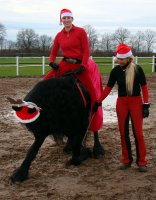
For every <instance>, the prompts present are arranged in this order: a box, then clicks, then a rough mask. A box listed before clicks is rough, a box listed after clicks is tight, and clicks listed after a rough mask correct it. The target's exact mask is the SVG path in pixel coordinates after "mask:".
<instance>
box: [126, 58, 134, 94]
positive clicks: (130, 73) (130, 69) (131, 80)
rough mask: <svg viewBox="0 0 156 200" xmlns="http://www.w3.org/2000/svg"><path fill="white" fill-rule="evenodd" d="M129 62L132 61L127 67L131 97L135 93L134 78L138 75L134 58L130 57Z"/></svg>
mask: <svg viewBox="0 0 156 200" xmlns="http://www.w3.org/2000/svg"><path fill="white" fill-rule="evenodd" d="M129 60H130V63H129V65H128V66H127V69H126V73H125V76H126V77H125V78H126V89H127V95H128V96H131V95H132V93H133V83H134V77H135V73H136V64H134V63H133V57H130V58H129Z"/></svg>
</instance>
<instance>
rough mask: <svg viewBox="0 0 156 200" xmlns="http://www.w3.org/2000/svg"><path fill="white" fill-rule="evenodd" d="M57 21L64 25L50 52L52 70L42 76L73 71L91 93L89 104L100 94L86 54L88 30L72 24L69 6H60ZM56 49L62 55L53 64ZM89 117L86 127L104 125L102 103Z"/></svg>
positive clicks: (95, 71) (97, 77)
mask: <svg viewBox="0 0 156 200" xmlns="http://www.w3.org/2000/svg"><path fill="white" fill-rule="evenodd" d="M60 23H61V24H63V25H64V28H63V29H62V30H61V31H60V32H59V33H58V34H57V35H56V37H55V39H54V43H53V46H52V49H51V53H50V63H49V65H50V66H51V67H52V70H51V71H50V72H49V73H48V74H47V75H45V77H44V78H43V79H47V78H50V77H58V76H60V75H63V74H64V73H66V72H68V71H74V72H75V75H76V76H77V77H78V79H79V80H80V81H81V83H82V84H83V85H84V86H85V87H86V88H87V89H88V91H89V93H90V96H91V102H92V103H91V108H92V107H93V105H94V103H95V102H96V101H97V99H98V98H99V97H100V95H101V92H102V83H101V77H100V74H99V71H98V67H97V65H96V63H95V62H94V61H93V60H92V59H90V58H89V56H90V48H89V41H88V37H87V34H86V32H85V30H84V29H83V28H81V27H77V26H74V25H73V24H72V23H73V14H72V12H71V11H70V10H69V9H62V10H61V12H60ZM59 50H61V53H62V57H63V59H62V60H61V61H60V62H59V64H56V63H55V60H56V56H57V54H58V51H59ZM91 110H92V109H91ZM91 119H92V120H91V124H90V127H89V129H90V130H91V131H93V132H94V133H98V130H99V129H100V128H101V127H102V125H103V113H102V106H100V107H99V109H98V112H97V113H95V114H94V117H92V115H91ZM95 137H96V136H95Z"/></svg>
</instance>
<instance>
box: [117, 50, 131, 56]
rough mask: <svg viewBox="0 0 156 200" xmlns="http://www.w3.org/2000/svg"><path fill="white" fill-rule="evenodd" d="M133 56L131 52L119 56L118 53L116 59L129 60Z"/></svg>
mask: <svg viewBox="0 0 156 200" xmlns="http://www.w3.org/2000/svg"><path fill="white" fill-rule="evenodd" d="M132 55H133V54H132V51H131V50H130V51H129V52H128V53H125V54H119V53H117V55H116V57H117V58H128V57H131V56H132Z"/></svg>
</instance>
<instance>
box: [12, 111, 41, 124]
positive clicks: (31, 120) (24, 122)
mask: <svg viewBox="0 0 156 200" xmlns="http://www.w3.org/2000/svg"><path fill="white" fill-rule="evenodd" d="M14 116H15V118H16V119H17V120H18V121H20V122H21V123H23V124H27V123H31V122H34V121H35V120H36V119H37V118H38V117H39V116H40V112H38V113H37V115H36V116H35V117H34V118H32V119H27V120H22V119H21V118H19V117H18V116H17V115H16V111H14Z"/></svg>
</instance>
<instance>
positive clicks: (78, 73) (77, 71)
mask: <svg viewBox="0 0 156 200" xmlns="http://www.w3.org/2000/svg"><path fill="white" fill-rule="evenodd" d="M84 70H85V68H84V66H82V65H81V66H80V67H78V68H77V69H76V70H75V73H76V74H77V75H80V74H81V73H82V72H83V71H84Z"/></svg>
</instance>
